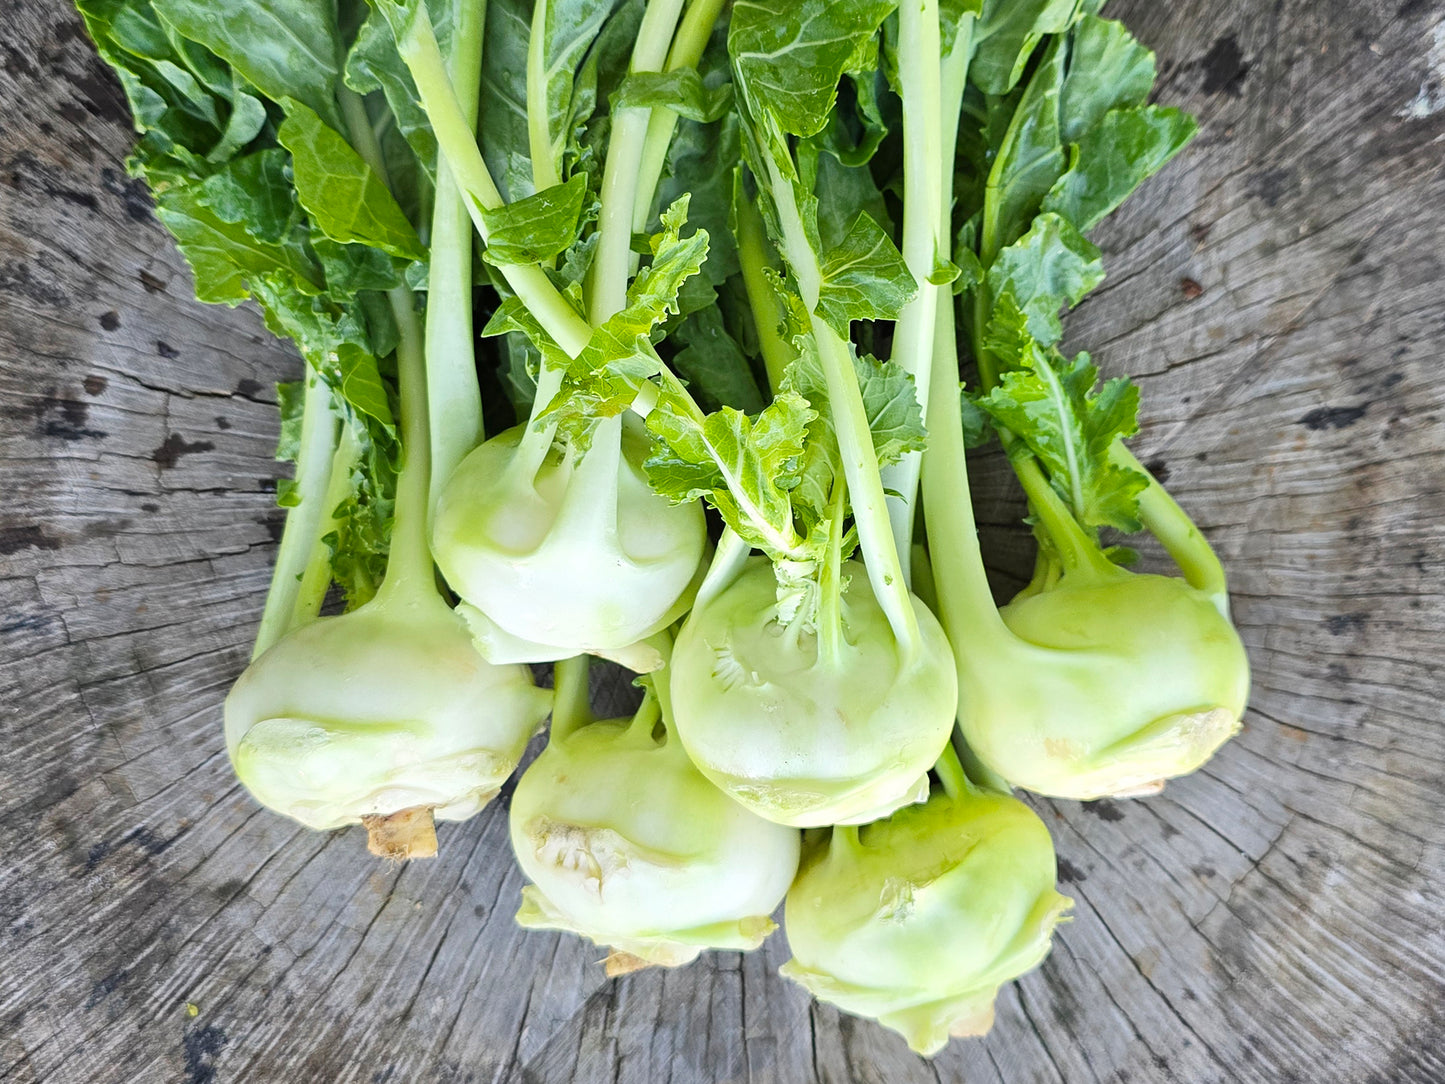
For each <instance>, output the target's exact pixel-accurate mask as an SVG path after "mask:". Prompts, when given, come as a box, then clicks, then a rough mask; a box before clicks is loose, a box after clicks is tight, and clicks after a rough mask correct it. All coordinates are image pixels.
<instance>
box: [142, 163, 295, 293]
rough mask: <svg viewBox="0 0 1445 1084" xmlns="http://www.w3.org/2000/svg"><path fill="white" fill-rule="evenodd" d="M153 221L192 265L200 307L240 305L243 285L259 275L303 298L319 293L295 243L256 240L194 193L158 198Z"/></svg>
mask: <svg viewBox="0 0 1445 1084" xmlns="http://www.w3.org/2000/svg"><path fill="white" fill-rule="evenodd" d="M156 215H157V217H158V218H160V220H161V222H162V224H163V225H164V226H165V227H166V229H168V230H170V231H171V234H172V235H173V236H174V237H175V239H176V244H177V245H179V246H180V250H181V255H183V256H184V257H185V258H186V262H187V263H188V264H190V265H191V272H192V274H193V276H194V278H195V284H196V296H197V297H198V298H200V300H202V301H209V302H212V303H220V304H225V305H237V304H240V303H241V302H242V301H244V300H246V298H247V297H249V296H250V291H249V289H248V286H247V284H248V282H249V281H250V280H253V279H255V278H257V277H259V276H262V275H281V276H283V277H284V278H286V279H287V280H289V282H290V283H291V289H293V290H300V291H302V292H304V293H312V294H314V293H319V292H320V290H321V288H322V282H321V274H320V271H319V269H318V268H317V267H316V264H315V262H314V261H313V260H312V259H311V258H310V256H308V255H307V253H306V251H305V248H304V247H303V246H302V244H301V243H300V241H299V239H296V238H287V239H285V240H283V241H280V242H277V243H271V242H266V241H261V240H258V239H257V238H256V237H254V236H253V235H252V234H251V233H250V232H248V231H247V229H246V228H245V227H244V226H242V225H239V224H237V223H232V222H226V221H225V220H223V219H222V218H221V217H220V216H219V215H217V214H216V213H215V212H214V211H213V210H211V209H210V208H209V207H208V206H206V205H205V204H204V203H203V202H202V201H201V199H200V196H199V193H198V191H197V189H196V188H195V187H192V188H189V189H179V190H174V191H171V192H166V193H164V194H163V195H161V196H159V197H158V198H157V200H156Z"/></svg>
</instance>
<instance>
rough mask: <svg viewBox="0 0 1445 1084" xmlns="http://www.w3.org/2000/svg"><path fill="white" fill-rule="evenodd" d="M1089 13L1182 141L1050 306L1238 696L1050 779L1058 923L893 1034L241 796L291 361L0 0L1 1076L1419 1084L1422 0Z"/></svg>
mask: <svg viewBox="0 0 1445 1084" xmlns="http://www.w3.org/2000/svg"><path fill="white" fill-rule="evenodd" d="M1110 8H1111V11H1112V12H1113V13H1114V14H1116V15H1117V16H1121V17H1124V18H1125V19H1126V20H1127V21H1128V22H1129V23H1130V25H1131V26H1133V27H1134V28H1135V29H1136V31H1137V32H1138V33H1139V35H1140V36H1141V37H1142V38H1143V40H1144V41H1146V42H1147V43H1149V44H1150V45H1152V46H1154V47H1155V48H1156V49H1157V50H1158V51H1159V56H1160V62H1161V70H1162V79H1161V87H1160V96H1161V98H1162V99H1163V100H1165V101H1167V102H1170V103H1175V104H1179V105H1182V106H1185V107H1187V108H1189V109H1191V110H1192V111H1194V112H1195V113H1196V114H1197V115H1198V117H1199V118H1200V121H1201V123H1202V129H1203V130H1202V134H1201V137H1200V138H1199V140H1198V141H1197V142H1196V143H1195V144H1194V146H1193V147H1192V148H1191V149H1190V150H1189V151H1188V152H1186V154H1185V155H1184V156H1183V157H1182V158H1181V159H1180V160H1179V161H1177V162H1176V163H1175V164H1174V165H1172V166H1171V167H1170V168H1169V169H1168V170H1167V172H1166V173H1165V174H1164V175H1162V176H1161V177H1160V178H1158V179H1157V180H1156V181H1154V182H1153V183H1151V185H1150V186H1149V187H1148V188H1147V190H1146V191H1145V192H1144V193H1143V194H1141V195H1140V196H1138V197H1137V198H1135V199H1134V200H1133V201H1131V202H1130V203H1129V204H1128V206H1127V208H1126V209H1125V210H1124V211H1123V212H1122V213H1121V214H1120V215H1118V216H1117V217H1116V219H1115V220H1113V221H1112V222H1110V223H1109V224H1108V225H1107V226H1106V227H1105V229H1104V230H1103V231H1102V238H1101V239H1102V242H1103V244H1104V247H1105V249H1106V252H1107V254H1108V256H1109V264H1108V266H1109V270H1110V280H1109V282H1108V283H1107V284H1106V285H1105V286H1104V287H1103V288H1102V289H1101V290H1100V291H1099V293H1098V295H1097V296H1096V297H1094V298H1093V299H1091V300H1090V301H1088V302H1087V303H1086V304H1085V305H1084V306H1083V308H1082V309H1081V310H1080V311H1079V313H1078V314H1077V315H1076V316H1075V317H1074V318H1073V320H1072V338H1073V341H1074V343H1075V344H1076V345H1079V346H1087V347H1089V348H1092V349H1096V350H1097V351H1098V352H1099V357H1100V358H1101V360H1102V361H1103V363H1104V365H1105V367H1106V369H1108V370H1109V371H1112V372H1120V371H1125V372H1129V373H1132V374H1135V375H1136V376H1137V377H1138V378H1139V381H1140V383H1141V384H1142V385H1143V389H1144V403H1145V414H1146V415H1147V419H1148V424H1147V430H1146V432H1145V434H1144V435H1143V437H1142V438H1141V440H1140V441H1139V447H1140V448H1141V451H1142V455H1143V458H1144V459H1145V460H1146V461H1147V462H1149V463H1151V464H1152V465H1154V466H1155V468H1156V470H1158V472H1159V473H1160V474H1161V475H1167V477H1168V481H1169V484H1170V486H1171V488H1173V489H1174V490H1175V492H1176V493H1177V494H1178V496H1179V497H1180V499H1181V500H1182V501H1183V502H1184V503H1185V504H1186V505H1187V506H1188V507H1189V508H1190V509H1191V510H1192V511H1193V512H1195V513H1196V515H1197V517H1198V519H1199V520H1200V522H1201V524H1202V525H1203V526H1204V527H1205V528H1206V529H1207V530H1208V532H1209V534H1210V536H1211V538H1212V539H1214V541H1215V542H1216V544H1217V545H1218V547H1219V549H1220V551H1221V553H1222V555H1223V556H1224V558H1225V559H1226V561H1227V563H1228V565H1229V567H1230V569H1231V572H1232V575H1233V585H1234V588H1235V607H1236V614H1237V617H1238V621H1239V624H1240V627H1241V629H1242V631H1243V634H1244V637H1245V640H1246V642H1247V644H1248V646H1249V650H1250V653H1251V657H1252V659H1253V662H1254V667H1255V690H1254V695H1253V700H1252V709H1251V711H1250V713H1249V716H1248V719H1247V723H1246V727H1245V730H1244V732H1243V734H1242V735H1241V736H1240V737H1239V738H1238V739H1237V740H1235V741H1234V742H1232V743H1231V744H1230V745H1229V746H1228V747H1227V748H1226V749H1224V750H1223V752H1221V753H1220V755H1219V756H1218V757H1217V758H1216V759H1215V760H1214V761H1213V762H1212V763H1211V764H1210V765H1209V766H1208V767H1207V768H1206V769H1205V770H1204V771H1202V772H1200V773H1199V774H1198V775H1196V776H1194V777H1193V778H1190V779H1188V780H1185V781H1182V782H1178V783H1172V784H1170V786H1169V787H1168V788H1167V790H1166V791H1165V792H1164V794H1163V795H1162V796H1160V797H1158V798H1154V799H1150V800H1147V801H1134V802H1127V803H1122V802H1121V803H1110V802H1099V803H1095V804H1093V805H1080V804H1077V803H1073V802H1042V803H1039V809H1040V810H1041V812H1042V814H1043V816H1044V817H1045V819H1046V821H1047V822H1048V823H1049V824H1050V826H1051V827H1052V829H1053V830H1054V832H1055V834H1056V838H1057V842H1058V847H1059V853H1060V856H1061V863H1060V867H1061V879H1062V881H1063V886H1062V887H1063V889H1064V891H1066V892H1068V893H1070V894H1072V895H1073V896H1074V897H1075V898H1076V899H1077V901H1078V905H1077V911H1076V917H1075V919H1074V921H1073V922H1072V924H1070V925H1069V926H1067V927H1066V928H1064V929H1063V930H1062V932H1061V933H1060V935H1059V937H1058V939H1057V944H1056V948H1055V951H1054V953H1053V956H1052V957H1051V958H1050V959H1049V961H1048V962H1047V963H1046V964H1045V965H1044V967H1043V968H1042V969H1041V970H1040V971H1038V972H1037V973H1035V974H1033V975H1031V976H1029V977H1028V978H1027V979H1026V980H1024V981H1023V982H1021V983H1019V984H1018V985H1017V986H1015V987H1010V988H1008V989H1007V990H1006V991H1005V992H1004V994H1003V995H1002V997H1001V998H1000V1002H999V1012H998V1023H997V1025H996V1026H995V1028H994V1030H993V1033H992V1034H991V1035H989V1036H988V1038H987V1039H986V1040H982V1041H970V1042H955V1043H954V1044H953V1045H952V1046H950V1047H949V1049H948V1050H947V1051H945V1052H944V1053H943V1054H942V1055H940V1056H939V1057H938V1058H937V1059H936V1060H934V1061H932V1062H925V1061H922V1060H920V1059H918V1058H916V1057H914V1056H912V1055H910V1054H909V1053H908V1051H907V1050H906V1049H905V1047H904V1045H903V1044H902V1042H901V1041H899V1040H898V1039H897V1038H896V1037H895V1036H893V1035H892V1034H891V1033H886V1032H884V1031H882V1030H881V1029H879V1028H877V1027H875V1026H874V1025H872V1024H869V1023H863V1022H857V1021H853V1020H850V1019H848V1018H846V1017H841V1016H839V1015H838V1014H837V1013H836V1012H834V1011H833V1010H831V1009H829V1008H825V1007H820V1006H817V1005H812V1004H810V1003H809V1001H808V999H807V998H806V997H805V996H804V994H803V993H802V991H801V990H799V989H797V988H795V987H792V986H790V985H788V984H786V983H784V982H783V981H782V980H781V979H779V978H778V977H777V975H776V968H777V967H778V965H779V964H780V963H781V962H782V961H783V960H784V959H785V957H786V949H785V942H784V940H783V938H782V937H775V938H774V939H772V940H771V941H770V942H769V943H768V945H767V946H766V947H765V949H764V950H763V951H761V952H759V953H756V954H753V955H750V956H741V955H738V954H734V953H722V954H715V955H711V956H708V957H706V958H704V959H703V960H701V961H699V962H698V963H696V964H694V965H693V966H691V967H689V968H686V969H684V970H681V971H675V972H661V971H654V972H644V973H640V974H635V975H631V976H628V977H625V978H622V979H620V980H617V981H606V980H604V978H603V975H602V971H601V968H600V967H598V966H597V964H596V960H597V957H598V955H599V953H597V952H596V951H594V950H593V949H592V948H591V947H589V946H587V945H584V944H583V943H581V942H579V941H577V940H574V939H568V938H563V937H558V936H551V935H546V934H526V935H523V933H522V932H521V931H519V930H517V929H516V928H514V926H513V923H512V920H511V915H512V912H513V910H514V908H515V905H516V902H517V894H518V889H519V887H520V882H519V877H518V874H517V872H516V870H515V868H514V866H513V863H512V861H511V859H510V857H509V856H508V853H507V849H506V840H505V815H504V811H503V809H502V808H501V807H500V806H496V805H494V806H493V807H491V808H490V809H489V810H488V811H486V813H484V814H483V815H482V816H480V817H478V818H477V819H475V820H473V821H471V822H470V823H467V824H464V825H460V826H449V827H444V828H443V829H442V831H441V833H440V836H441V857H440V858H439V859H438V860H436V861H433V862H424V863H418V864H415V865H411V866H407V867H405V868H395V867H388V866H386V865H383V864H379V863H378V862H376V861H374V860H372V859H370V858H369V857H368V856H367V855H366V853H365V850H364V845H363V840H362V835H361V832H360V830H359V829H356V830H351V831H342V832H337V833H333V834H330V835H320V834H315V833H311V832H307V831H304V830H299V829H298V828H297V827H296V826H294V825H293V824H291V823H289V822H287V821H285V820H282V819H280V818H279V817H276V816H274V815H272V814H270V813H267V812H264V811H262V810H260V809H259V808H258V807H257V806H256V805H255V804H254V803H253V802H252V801H251V800H250V799H249V798H248V797H247V795H246V794H245V793H244V792H243V791H242V790H241V788H240V787H239V786H238V785H237V784H236V782H235V780H234V779H233V778H232V776H231V772H230V769H229V766H228V764H227V761H226V757H225V753H224V750H223V747H222V741H221V729H220V709H219V704H220V701H221V698H222V696H223V695H224V693H225V691H226V688H227V686H228V684H229V683H230V682H231V680H232V679H233V678H234V677H235V676H236V675H237V674H238V673H239V671H240V669H241V667H242V665H243V664H244V661H245V659H246V655H247V647H248V644H249V641H250V638H251V635H252V633H253V631H254V627H255V624H256V621H257V618H258V615H259V611H260V605H261V599H262V595H263V593H264V590H265V587H266V582H267V577H268V566H269V564H270V561H271V557H272V553H273V549H274V544H275V541H276V537H277V532H278V530H279V528H280V523H281V517H280V514H279V513H278V512H277V511H276V510H275V509H274V508H273V506H272V488H273V482H272V479H273V476H274V474H275V472H276V467H275V465H274V464H273V463H272V461H271V458H270V456H271V451H272V447H273V444H274V438H275V431H276V424H277V422H276V416H275V410H274V406H273V402H272V400H273V392H272V385H273V383H274V382H275V381H276V380H277V379H278V378H288V377H290V376H292V375H294V374H295V373H296V372H298V371H299V366H298V362H297V360H296V359H295V358H294V357H293V356H292V355H291V354H290V353H289V352H288V350H287V349H285V348H283V347H282V346H280V345H278V344H277V343H276V342H274V341H272V340H270V339H269V338H268V337H267V336H266V335H265V334H264V333H263V331H262V328H261V324H260V321H259V319H258V318H257V317H256V316H255V315H254V314H253V313H252V312H249V311H246V310H240V311H227V310H223V309H217V308H209V307H204V306H201V305H199V304H197V303H196V302H194V301H193V300H192V299H191V287H190V283H189V279H188V276H187V273H186V270H185V268H184V266H183V264H182V262H181V261H180V259H179V258H178V256H177V255H176V253H175V252H174V250H173V249H172V246H171V244H170V242H169V240H168V238H167V236H166V234H165V233H164V232H163V231H162V229H161V228H160V226H159V225H158V223H157V222H156V220H155V219H154V218H153V216H152V214H151V211H150V205H149V201H148V199H147V196H146V193H145V191H144V190H143V188H142V187H141V185H140V184H139V183H137V182H134V181H131V180H129V179H127V177H126V175H125V173H124V171H123V168H122V165H121V163H122V159H123V157H124V155H125V153H126V149H127V146H128V144H129V141H130V138H131V137H130V134H129V130H128V124H127V115H126V110H125V106H124V104H123V102H122V99H121V97H120V94H119V91H118V89H117V86H116V84H115V83H114V81H113V80H112V79H111V77H110V75H109V74H108V72H107V71H106V70H105V69H104V68H103V67H102V66H101V64H100V63H99V62H98V61H97V60H96V58H95V56H94V55H93V53H92V51H91V49H90V47H89V44H88V43H87V41H86V40H85V38H84V36H83V34H82V32H81V29H80V23H79V21H78V19H77V18H76V17H75V16H74V15H73V14H72V13H71V12H70V11H69V9H68V6H67V5H66V4H65V3H64V0H3V3H0V1080H4V1081H7V1082H9V1081H14V1082H26V1084H29V1082H36V1081H47V1082H52V1081H53V1082H62V1081H64V1082H71V1081H74V1082H83V1084H92V1082H107V1084H108V1082H142V1084H149V1082H152V1081H184V1082H187V1084H207V1082H215V1084H223V1082H224V1084H230V1082H241V1081H244V1082H248V1084H250V1082H260V1084H269V1082H285V1084H292V1082H309V1081H326V1082H330V1081H338V1082H343V1081H344V1082H358V1084H404V1082H406V1084H409V1082H413V1081H422V1082H431V1081H436V1082H461V1081H506V1082H536V1084H565V1082H572V1081H576V1082H579V1084H592V1082H601V1081H619V1082H629V1084H631V1082H645V1084H654V1082H657V1084H662V1082H666V1081H678V1082H689V1084H700V1082H704V1081H706V1082H713V1081H756V1082H764V1081H766V1082H777V1084H794V1082H797V1084H806V1082H813V1081H826V1082H830V1084H839V1082H845V1081H867V1082H875V1081H876V1082H880V1084H912V1082H915V1081H925V1082H926V1081H939V1082H963V1081H966V1082H968V1084H989V1082H1002V1081H1007V1082H1009V1084H1033V1082H1036V1081H1037V1082H1057V1081H1062V1082H1066V1084H1074V1082H1081V1084H1083V1082H1092V1081H1101V1082H1111V1084H1146V1082H1155V1081H1159V1082H1168V1081H1178V1082H1188V1084H1194V1082H1205V1081H1236V1080H1237V1081H1260V1082H1267V1084H1291V1082H1306V1081H1308V1082H1310V1084H1322V1082H1335V1084H1345V1082H1349V1084H1424V1082H1427V1081H1435V1082H1438V1081H1445V986H1442V982H1445V979H1442V976H1445V935H1442V923H1445V917H1442V916H1445V906H1442V905H1445V888H1442V873H1445V861H1442V850H1445V816H1442V813H1441V803H1442V801H1445V740H1442V716H1445V706H1442V705H1445V678H1442V673H1441V670H1442V666H1441V656H1442V631H1445V592H1442V587H1441V584H1442V582H1445V530H1442V528H1445V477H1442V470H1445V425H1442V420H1441V410H1442V406H1445V390H1442V388H1445V380H1442V376H1445V267H1442V251H1445V5H1442V3H1440V2H1439V0H1403V2H1401V0H1389V2H1381V0H1356V2H1353V3H1347V2H1345V0H1271V2H1269V3H1261V2H1259V0H1221V2H1217V3H1201V2H1188V3H1185V2H1180V3H1173V4H1158V3H1149V2H1147V0H1117V2H1116V3H1114V4H1111V5H1110ZM981 471H982V473H983V477H982V478H981V480H980V482H979V488H980V494H979V500H980V512H981V515H982V518H983V520H984V521H985V522H986V523H988V524H991V525H993V526H991V527H990V528H989V530H988V532H987V538H986V542H987V544H988V545H989V546H990V547H991V549H992V552H993V553H994V554H995V559H996V561H997V563H998V572H999V574H1000V577H1001V579H1000V586H1006V583H1007V580H1008V578H1009V576H1010V574H1011V573H1012V572H1017V571H1018V569H1019V567H1020V563H1021V561H1022V560H1023V552H1024V551H1023V548H1022V545H1021V536H1020V534H1019V532H1018V531H1017V530H1015V529H1012V528H1010V527H1009V526H1008V524H1009V522H1010V521H1011V520H1012V519H1013V518H1014V517H1015V516H1016V515H1017V513H1018V505H1017V504H1016V503H1015V498H1014V496H1013V495H1012V492H1011V491H1010V490H1009V488H1008V487H1007V486H1006V485H1005V484H1004V482H1003V478H1002V471H1001V469H1000V464H999V463H998V462H997V461H991V462H986V463H984V464H982V465H981ZM188 1004H189V1005H191V1006H193V1007H194V1008H195V1009H197V1010H198V1011H197V1012H196V1013H195V1014H194V1015H192V1014H191V1012H190V1011H189V1010H188V1008H187V1006H188Z"/></svg>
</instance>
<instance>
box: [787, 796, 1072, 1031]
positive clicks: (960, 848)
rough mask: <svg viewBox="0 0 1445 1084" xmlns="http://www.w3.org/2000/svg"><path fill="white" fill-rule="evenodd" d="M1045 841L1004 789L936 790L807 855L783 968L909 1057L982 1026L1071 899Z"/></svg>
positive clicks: (843, 831) (792, 901) (837, 832)
mask: <svg viewBox="0 0 1445 1084" xmlns="http://www.w3.org/2000/svg"><path fill="white" fill-rule="evenodd" d="M1055 875H1056V870H1055V861H1054V848H1053V844H1052V842H1051V841H1050V839H1049V833H1048V830H1047V829H1046V828H1045V827H1044V825H1043V822H1042V821H1040V820H1039V818H1038V817H1037V816H1035V815H1034V814H1033V812H1031V811H1030V810H1029V808H1028V807H1027V806H1025V805H1024V804H1023V803H1022V802H1020V801H1018V800H1017V799H1016V798H1011V797H1008V796H1006V795H1002V794H994V793H990V792H982V791H975V790H972V789H970V788H964V790H963V792H962V793H960V794H959V795H958V797H956V798H955V797H951V796H950V795H948V794H947V793H945V792H944V791H943V790H941V789H937V790H935V791H934V793H933V795H932V796H931V797H930V798H929V800H928V802H927V803H926V804H924V805H917V806H909V807H907V808H904V809H900V810H899V811H898V812H896V813H894V814H893V815H892V816H891V817H889V818H888V819H887V820H884V821H879V822H878V823H876V824H870V825H867V826H865V827H863V828H862V829H853V828H840V829H834V832H833V839H832V841H831V842H830V843H828V844H826V845H822V846H819V847H818V848H816V849H814V850H810V851H809V852H807V853H805V855H804V858H803V866H802V869H800V870H799V872H798V879H797V880H796V881H795V882H794V884H793V887H792V888H791V889H790V890H789V891H788V899H787V905H786V907H785V909H784V918H783V926H784V929H785V930H786V932H787V936H788V945H789V947H790V948H791V949H792V952H793V958H792V959H791V960H789V961H788V963H786V964H785V965H783V968H782V973H783V974H784V975H786V976H787V977H788V978H790V979H794V980H795V981H797V982H799V983H801V984H802V985H803V986H805V987H807V989H808V991H809V992H810V993H811V994H812V995H813V996H814V997H816V998H818V999H819V1000H820V1001H827V1002H830V1003H831V1004H833V1005H836V1006H837V1007H838V1008H840V1009H842V1010H843V1011H844V1012H847V1013H852V1014H853V1015H855V1016H866V1017H871V1018H873V1019H876V1020H877V1021H878V1022H879V1023H881V1024H883V1025H885V1026H886V1027H890V1028H892V1029H893V1030H894V1031H897V1032H899V1033H900V1034H901V1035H902V1036H903V1037H904V1038H905V1039H906V1040H908V1045H909V1046H910V1047H912V1048H913V1049H914V1050H916V1051H917V1052H918V1053H920V1054H926V1055H928V1054H934V1053H937V1052H938V1051H939V1050H940V1049H942V1047H943V1046H944V1044H945V1043H947V1042H948V1039H949V1036H950V1035H954V1036H963V1035H981V1034H983V1033H984V1032H986V1031H988V1029H989V1027H990V1026H991V1025H992V1023H993V1002H994V997H995V996H996V994H997V993H998V989H999V987H1000V986H1001V985H1002V984H1003V983H1006V982H1009V981H1011V980H1012V979H1015V978H1017V977H1018V976H1020V975H1022V974H1023V973H1024V972H1026V971H1029V970H1031V969H1032V968H1034V967H1036V966H1037V965H1038V964H1039V963H1040V962H1042V960H1043V959H1044V957H1045V956H1047V955H1048V951H1049V942H1050V937H1051V935H1052V933H1053V929H1054V927H1055V926H1056V925H1057V924H1058V922H1059V921H1060V919H1061V917H1062V916H1063V914H1064V912H1065V911H1066V910H1067V909H1068V908H1069V907H1070V906H1071V905H1072V903H1073V901H1072V900H1070V899H1069V898H1068V897H1066V896H1061V895H1059V893H1058V892H1056V891H1055V890H1054V880H1055Z"/></svg>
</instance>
